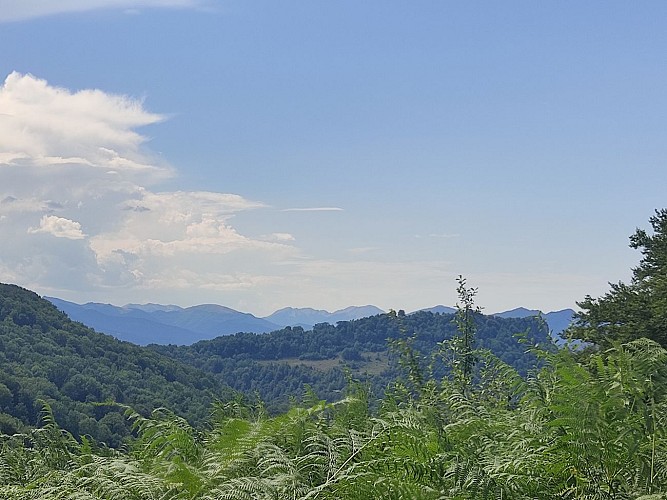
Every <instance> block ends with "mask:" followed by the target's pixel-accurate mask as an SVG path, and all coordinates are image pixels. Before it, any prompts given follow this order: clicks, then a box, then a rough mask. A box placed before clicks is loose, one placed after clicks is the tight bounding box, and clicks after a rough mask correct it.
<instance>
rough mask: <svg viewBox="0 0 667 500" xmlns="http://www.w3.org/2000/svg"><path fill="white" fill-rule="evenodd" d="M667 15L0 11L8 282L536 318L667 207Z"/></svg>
mask: <svg viewBox="0 0 667 500" xmlns="http://www.w3.org/2000/svg"><path fill="white" fill-rule="evenodd" d="M666 139H667V2H664V1H663V0H660V1H645V2H625V1H613V0H604V1H588V2H580V1H559V2H534V1H528V0H525V1H513V0H510V1H505V2H497V1H490V0H489V1H475V0H471V1H441V0H437V1H435V0H434V1H420V0H416V1H410V2H406V1H392V2H387V1H379V0H368V1H361V2H360V1H358V0H357V1H346V0H341V1H337V2H324V1H313V0H308V1H306V0H303V1H293V0H288V1H286V2H273V1H255V0H245V1H236V0H230V1H226V0H143V1H142V0H58V1H55V0H53V1H42V0H0V239H1V241H2V244H0V281H1V282H4V283H15V284H18V285H20V286H24V287H26V288H29V289H31V290H34V291H35V292H37V293H39V294H40V295H48V296H55V297H59V298H62V299H65V300H70V301H74V302H78V303H84V302H89V301H93V302H105V303H111V304H115V305H123V304H126V303H147V302H153V303H162V304H177V305H181V306H190V305H195V304H202V303H216V304H221V305H225V306H228V307H232V308H234V309H237V310H240V311H244V312H251V313H253V314H256V315H259V316H262V315H268V314H270V313H271V312H273V311H274V310H277V309H279V308H282V307H287V306H291V307H314V308H318V309H327V310H330V311H332V310H335V309H340V308H343V307H346V306H350V305H365V304H374V305H376V306H378V307H381V308H383V309H385V310H388V309H390V308H393V309H405V310H406V311H412V310H416V309H420V308H426V307H431V306H434V305H436V304H445V305H454V304H455V303H456V300H457V296H456V277H457V276H459V275H463V276H464V277H465V278H466V280H467V284H468V285H469V286H471V287H476V288H477V289H478V294H477V299H476V300H477V303H478V305H479V306H481V307H483V309H484V311H485V312H498V311H502V310H507V309H511V308H514V307H519V306H523V307H528V308H532V309H540V310H543V311H545V312H546V311H552V310H558V309H563V308H567V307H576V305H575V304H576V301H580V300H582V299H583V298H584V297H585V296H586V295H588V294H590V295H592V296H594V297H596V296H600V295H602V294H604V293H605V292H606V291H607V290H608V289H609V285H608V283H609V282H618V281H627V280H628V279H629V278H630V276H631V269H632V267H633V266H635V265H636V264H637V262H638V261H639V258H640V255H639V254H638V252H637V251H636V250H632V249H630V248H629V247H628V237H629V236H630V235H631V234H632V233H633V232H634V231H635V229H636V228H637V227H641V228H647V229H648V228H649V224H648V218H649V217H650V216H651V215H653V213H654V210H655V209H659V208H664V207H666V206H667V200H666V197H667V168H666V167H667V165H666V163H667V140H666Z"/></svg>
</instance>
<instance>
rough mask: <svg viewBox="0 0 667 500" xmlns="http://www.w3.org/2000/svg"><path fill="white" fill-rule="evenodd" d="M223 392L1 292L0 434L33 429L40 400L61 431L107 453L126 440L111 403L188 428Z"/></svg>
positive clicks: (191, 371)
mask: <svg viewBox="0 0 667 500" xmlns="http://www.w3.org/2000/svg"><path fill="white" fill-rule="evenodd" d="M228 393H229V391H228V389H227V388H226V386H225V385H224V384H223V383H221V382H220V381H219V379H216V378H215V377H213V376H211V375H208V374H206V373H203V372H201V371H199V370H197V369H196V368H194V367H191V366H187V365H185V364H183V363H180V362H178V361H175V360H173V359H170V358H168V357H166V356H162V355H160V354H158V353H156V352H154V351H151V350H148V349H144V348H140V347H138V346H135V345H133V344H130V343H128V342H121V341H119V340H116V339H114V338H113V337H110V336H107V335H102V334H99V333H96V332H94V331H93V330H90V329H89V328H87V327H85V326H83V325H82V324H80V323H75V322H72V321H70V320H69V319H68V318H67V316H65V314H63V313H61V312H60V311H58V310H57V309H56V308H55V307H54V306H53V305H52V304H51V303H50V302H48V301H46V300H43V299H41V298H40V297H39V296H38V295H36V294H35V293H33V292H30V291H28V290H25V289H22V288H19V287H17V286H14V285H0V431H1V432H4V433H8V434H11V433H14V432H16V431H18V430H20V429H22V428H23V427H24V426H26V425H37V424H38V423H39V421H40V413H41V410H42V403H41V400H43V401H46V402H48V403H49V404H50V405H51V407H52V409H53V412H54V415H55V418H56V419H57V420H58V422H59V423H60V425H62V426H63V427H64V428H66V429H68V430H69V431H70V432H72V433H74V434H76V435H78V434H88V435H91V436H93V437H94V438H95V439H98V440H100V441H104V442H106V443H108V444H110V445H112V446H118V445H119V444H120V443H121V440H122V439H123V438H124V437H126V436H127V435H128V427H127V425H126V422H125V419H124V418H122V416H121V415H122V411H120V410H119V409H118V408H116V407H113V406H94V405H92V404H91V402H104V401H115V402H117V403H122V404H127V405H131V406H133V407H134V408H136V409H137V410H138V411H141V412H144V413H149V412H150V411H152V410H153V409H155V408H157V407H161V406H166V407H168V408H170V409H171V410H173V411H174V412H176V413H177V414H179V415H183V416H185V417H187V418H188V419H189V420H190V421H191V422H192V423H193V424H201V423H202V422H203V420H205V419H206V418H207V416H208V412H209V409H210V406H211V404H212V402H213V401H214V400H215V399H217V398H222V397H224V396H225V395H228Z"/></svg>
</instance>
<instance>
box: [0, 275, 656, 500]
mask: <svg viewBox="0 0 667 500" xmlns="http://www.w3.org/2000/svg"><path fill="white" fill-rule="evenodd" d="M460 286H461V287H462V288H463V290H464V291H466V290H468V289H466V287H465V282H460ZM473 297H474V294H467V295H465V297H464V298H463V299H462V303H463V305H464V307H463V308H462V309H463V310H465V309H466V308H468V309H470V310H471V311H472V310H473V309H474V304H473V300H472V298H473ZM379 318H380V319H378V321H386V322H388V324H391V325H393V326H392V328H393V329H394V330H395V331H397V332H398V336H397V337H396V338H395V341H394V342H393V345H394V346H395V348H396V351H395V352H396V356H397V359H396V363H397V365H398V366H400V367H403V368H404V369H405V373H404V376H405V377H406V380H405V381H403V377H399V378H398V379H397V380H395V382H394V383H393V384H392V386H391V388H390V389H389V390H387V391H386V392H385V394H384V396H383V397H382V399H381V400H380V401H376V400H375V399H374V397H373V396H372V395H371V392H370V390H369V386H368V385H367V384H364V383H359V382H355V381H351V380H349V376H348V384H347V388H346V389H345V392H344V394H343V395H342V396H343V397H342V398H339V399H338V400H337V401H335V402H333V403H327V402H326V401H324V400H319V399H318V398H317V397H316V395H315V392H314V391H312V390H307V391H306V392H305V394H304V396H303V398H302V403H300V404H297V403H296V402H294V403H293V404H292V406H291V407H290V408H289V409H288V410H287V411H285V412H283V413H280V414H277V415H271V414H270V413H268V412H267V411H266V409H265V407H264V405H263V404H262V403H261V401H259V400H254V401H252V400H249V399H248V398H245V397H242V396H240V395H237V396H236V397H234V398H228V399H227V400H225V401H218V402H216V403H214V404H213V405H212V406H211V408H212V410H211V412H210V415H209V418H208V424H207V426H205V427H200V426H195V425H192V423H191V422H188V420H186V419H185V418H183V416H180V415H178V414H177V413H175V412H174V411H173V410H171V409H167V408H156V409H154V410H153V411H152V413H151V415H146V414H145V413H144V412H142V411H136V410H135V409H133V408H132V407H131V406H125V418H127V419H128V421H129V422H130V423H131V425H132V430H133V433H134V435H135V436H136V438H134V439H132V440H130V441H128V443H127V446H126V447H124V448H121V449H118V450H115V449H111V448H108V447H106V446H104V445H102V444H98V443H97V442H96V441H95V440H92V439H89V438H86V437H81V438H79V439H77V438H76V437H75V436H74V435H73V434H72V433H70V432H68V431H66V430H63V429H61V428H60V427H59V425H58V423H57V418H56V417H54V412H53V411H52V409H51V406H50V405H49V404H48V403H41V408H42V410H41V420H42V426H41V427H40V428H39V429H28V430H24V431H23V432H21V433H15V434H13V435H9V434H5V435H3V436H0V497H1V498H7V499H31V498H34V499H37V498H39V499H45V500H50V499H63V498H72V499H74V498H76V499H79V498H81V499H84V498H85V499H88V498H90V499H92V498H98V499H164V500H167V499H191V500H195V499H196V500H213V499H216V500H219V499H238V500H247V499H258V500H259V499H267V500H268V499H271V500H274V499H287V498H290V499H295V500H297V499H298V500H307V499H310V500H314V499H322V500H333V499H375V498H384V499H397V500H398V499H406V498H409V499H418V500H419V499H434V500H435V499H444V498H448V499H456V500H464V499H470V500H472V499H482V500H484V499H489V500H490V499H497V498H502V499H535V498H540V499H547V500H548V499H581V500H584V499H591V500H592V499H600V500H603V499H604V500H612V499H614V500H617V499H618V500H625V499H628V500H629V499H637V500H656V499H660V498H667V351H666V350H665V349H664V348H663V347H661V346H660V345H659V344H658V343H656V342H654V341H653V340H650V339H646V338H641V339H636V340H632V341H630V342H627V343H624V344H615V345H613V346H612V347H610V348H609V349H606V350H599V351H597V352H594V353H592V354H591V355H590V356H580V355H579V354H578V353H576V352H572V351H570V350H567V349H563V350H561V351H554V350H553V349H549V348H544V347H542V346H539V345H535V344H534V343H533V342H529V343H526V344H524V345H525V346H527V349H528V350H529V351H530V353H531V355H532V356H533V357H534V358H536V359H539V360H540V363H539V364H538V366H536V367H535V368H533V369H532V370H528V371H527V372H526V373H525V374H522V373H520V372H519V371H518V370H517V369H516V368H515V367H513V366H511V365H510V364H509V363H508V362H506V361H504V360H502V359H500V358H499V357H498V356H497V355H495V354H494V353H493V352H492V351H491V350H490V349H488V348H485V347H483V346H482V345H480V344H482V342H481V338H482V337H481V335H480V342H479V344H478V345H477V347H476V348H474V349H473V347H474V345H475V339H474V338H473V337H472V335H471V332H472V331H474V329H475V328H477V329H478V332H480V333H481V332H482V331H483V324H484V318H485V317H484V316H482V315H480V314H474V315H472V316H470V317H468V320H473V321H474V325H473V326H472V327H471V328H470V329H466V328H467V327H466V323H465V322H459V324H458V332H459V335H460V337H461V338H462V340H463V342H462V345H463V349H461V348H460V347H461V346H460V345H458V344H457V342H456V338H454V339H453V340H454V342H452V341H451V340H452V337H447V336H445V338H442V333H443V330H439V333H440V335H441V338H440V339H439V340H438V341H437V342H436V341H435V340H434V339H430V342H431V344H433V343H435V344H437V345H438V348H437V349H435V350H433V351H432V355H431V356H425V351H423V350H421V347H422V346H421V345H422V344H424V345H427V344H426V343H425V341H424V332H425V331H428V330H426V329H424V330H416V329H413V328H412V325H411V323H410V318H411V317H410V316H406V315H405V314H404V313H402V312H401V311H399V312H398V313H390V314H388V315H386V316H382V317H379ZM37 319H38V315H37V316H35V321H37ZM421 319H422V320H433V315H431V316H430V317H426V316H424V317H422V318H421ZM461 319H462V320H465V319H466V318H465V316H462V318H461ZM31 321H32V320H31ZM449 321H450V324H451V322H452V318H451V317H450V318H449ZM468 327H470V325H469V324H468ZM346 328H347V330H346V331H347V332H348V333H350V334H351V335H352V336H353V338H354V336H355V335H356V334H355V333H354V329H350V328H349V326H346ZM432 333H433V335H435V334H436V330H434V331H433V332H432ZM466 335H468V338H467V339H466ZM200 347H201V345H200ZM186 352H187V351H186ZM466 357H468V358H469V359H474V361H475V363H474V365H473V368H474V370H473V371H472V374H468V376H466V371H465V370H466V369H465V365H464V364H462V363H459V364H456V363H452V360H453V361H461V360H465V359H466ZM439 366H445V367H450V369H449V370H444V371H441V370H440V369H439ZM462 380H463V381H464V382H465V383H463V384H462V383H461V382H462ZM7 387H8V388H9V386H7ZM72 389H73V390H74V389H75V388H74V387H73V388H72ZM1 396H2V395H1V394H0V397H1Z"/></svg>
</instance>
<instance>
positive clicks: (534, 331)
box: [150, 312, 552, 410]
mask: <svg viewBox="0 0 667 500" xmlns="http://www.w3.org/2000/svg"><path fill="white" fill-rule="evenodd" d="M454 319H455V315H453V314H438V313H431V312H417V313H414V314H410V315H405V314H403V313H402V312H399V313H398V314H397V315H396V314H380V315H377V316H371V317H368V318H362V319H358V320H353V321H341V322H338V323H337V324H336V325H331V324H328V323H321V324H318V325H315V327H313V329H312V331H305V330H303V328H300V327H293V328H290V327H287V328H285V329H283V330H279V331H275V332H271V333H268V334H252V333H238V334H236V335H228V336H222V337H218V338H216V339H213V340H208V341H201V342H197V343H196V344H193V345H191V346H158V345H153V346H150V347H151V348H152V349H154V350H156V351H157V352H160V353H162V354H165V355H168V356H170V357H173V358H175V359H178V360H180V361H183V362H185V363H189V364H192V365H194V366H197V367H198V368H201V369H203V370H205V371H208V372H211V373H214V374H216V375H217V376H218V377H220V378H221V380H223V381H225V382H226V383H228V384H229V385H231V386H232V387H233V388H234V389H236V390H238V391H241V392H245V393H253V392H255V391H257V392H258V393H259V395H260V396H261V398H262V399H263V400H264V401H265V402H266V403H267V404H268V405H269V407H270V408H273V409H283V410H284V409H285V408H286V406H287V405H288V404H289V400H290V398H291V397H294V396H298V395H300V394H302V393H303V388H304V384H308V385H310V387H311V388H312V389H313V390H314V392H315V393H316V394H317V395H318V396H320V397H322V398H325V399H327V400H329V401H333V400H335V399H338V398H339V397H340V393H341V391H342V390H343V389H344V388H345V385H346V383H347V377H346V375H345V372H347V371H349V373H350V374H351V376H353V377H354V378H357V379H360V380H363V381H366V382H368V383H369V384H371V386H372V387H373V389H374V392H375V394H376V395H378V396H381V395H382V392H383V391H384V388H385V387H387V386H388V385H389V384H391V383H392V382H393V380H394V379H395V378H396V376H397V375H398V370H397V367H398V365H397V362H396V361H397V360H396V356H395V355H394V354H393V353H392V352H391V349H390V342H388V340H389V341H391V340H392V339H393V340H397V339H401V338H402V339H410V342H411V343H412V345H413V347H414V349H415V350H416V351H418V352H419V353H420V354H421V355H422V357H423V359H424V365H426V364H428V363H429V362H430V359H429V356H430V354H431V353H432V352H433V351H434V350H435V349H436V347H437V344H438V343H439V342H442V341H444V340H447V339H451V338H452V336H454V335H455V333H456V331H457V326H456V322H455V321H454ZM475 323H476V325H477V330H478V332H477V339H478V347H480V348H483V349H488V350H490V351H491V352H493V353H494V354H495V355H496V356H498V357H499V358H500V359H501V360H503V361H504V362H506V363H508V364H510V365H512V366H514V367H515V368H516V369H517V370H518V371H519V372H520V373H522V374H526V373H527V371H528V370H529V369H530V368H534V367H535V365H536V364H537V359H536V357H535V356H534V355H533V354H531V353H527V352H526V347H525V345H523V344H522V343H521V342H520V338H521V337H524V338H525V340H527V341H528V342H529V343H531V344H540V345H542V346H544V347H545V348H547V349H549V348H550V347H551V346H552V344H551V339H550V337H549V334H548V331H547V329H546V326H545V325H544V324H543V323H541V322H540V321H539V320H537V319H535V318H499V317H496V316H484V315H482V314H476V315H475ZM424 367H425V366H424ZM435 369H436V372H437V373H439V374H440V375H442V374H443V372H444V368H443V367H442V366H440V365H439V364H438V363H436V364H435Z"/></svg>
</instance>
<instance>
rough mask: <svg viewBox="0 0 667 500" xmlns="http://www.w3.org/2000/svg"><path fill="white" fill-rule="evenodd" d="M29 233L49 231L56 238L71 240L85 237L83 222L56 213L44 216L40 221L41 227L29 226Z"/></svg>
mask: <svg viewBox="0 0 667 500" xmlns="http://www.w3.org/2000/svg"><path fill="white" fill-rule="evenodd" d="M28 233H31V234H35V233H47V234H51V235H53V236H55V237H56V238H67V239H69V240H82V239H83V238H85V235H84V234H83V231H81V224H79V223H78V222H75V221H73V220H69V219H65V218H64V217H58V216H56V215H45V216H43V217H42V219H41V220H40V221H39V227H38V228H32V227H31V228H28Z"/></svg>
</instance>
